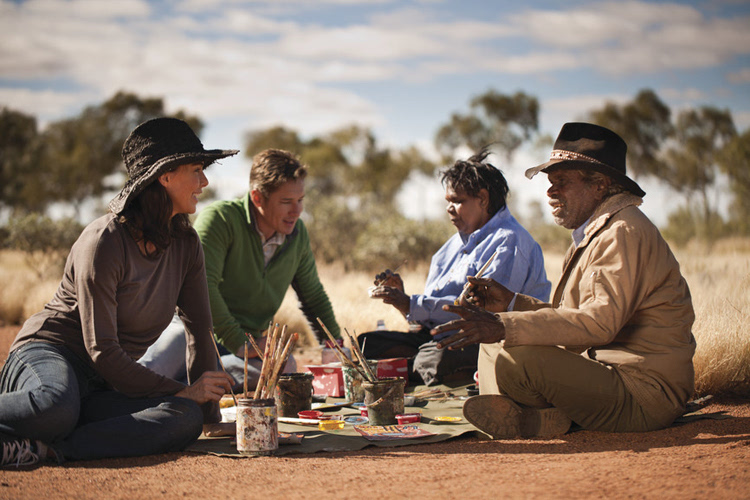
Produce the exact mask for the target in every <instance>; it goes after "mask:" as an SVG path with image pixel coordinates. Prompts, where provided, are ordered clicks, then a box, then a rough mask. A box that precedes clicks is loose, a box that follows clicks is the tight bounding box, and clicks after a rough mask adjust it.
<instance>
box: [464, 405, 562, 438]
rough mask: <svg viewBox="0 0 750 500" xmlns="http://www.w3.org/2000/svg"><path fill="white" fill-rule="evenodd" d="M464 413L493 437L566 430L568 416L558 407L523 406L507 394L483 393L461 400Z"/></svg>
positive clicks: (533, 434)
mask: <svg viewBox="0 0 750 500" xmlns="http://www.w3.org/2000/svg"><path fill="white" fill-rule="evenodd" d="M464 417H466V420H468V421H469V422H470V423H471V424H473V425H474V426H475V427H476V428H477V429H479V430H480V431H482V432H484V433H486V434H489V435H490V436H492V438H493V439H511V438H515V437H519V436H520V437H523V438H530V437H552V436H558V435H561V434H565V433H566V432H568V429H570V424H571V420H570V419H569V418H568V417H566V416H565V415H564V414H563V412H561V411H560V410H558V409H557V408H527V407H522V406H520V405H519V404H517V403H516V402H515V401H513V400H512V399H510V398H509V397H507V396H501V395H499V394H485V395H481V396H474V397H473V398H469V399H467V400H466V402H465V403H464Z"/></svg>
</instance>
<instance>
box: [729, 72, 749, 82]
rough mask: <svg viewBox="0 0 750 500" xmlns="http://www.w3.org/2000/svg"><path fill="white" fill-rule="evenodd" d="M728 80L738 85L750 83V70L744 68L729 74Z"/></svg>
mask: <svg viewBox="0 0 750 500" xmlns="http://www.w3.org/2000/svg"><path fill="white" fill-rule="evenodd" d="M727 80H728V81H729V82H730V83H736V84H742V83H750V68H743V69H741V70H739V71H733V72H731V73H729V74H727Z"/></svg>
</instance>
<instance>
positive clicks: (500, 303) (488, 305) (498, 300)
mask: <svg viewBox="0 0 750 500" xmlns="http://www.w3.org/2000/svg"><path fill="white" fill-rule="evenodd" d="M467 279H468V280H469V284H470V285H471V286H470V287H469V289H468V290H467V292H466V294H465V295H464V299H463V300H461V304H460V305H463V306H468V305H475V306H478V307H480V308H482V309H486V310H488V311H490V312H496V313H498V312H506V311H507V310H508V305H509V304H510V301H511V300H513V296H514V295H515V294H514V293H513V292H511V291H510V290H508V289H507V288H505V287H504V286H503V285H501V284H500V283H498V282H497V281H495V280H493V279H492V278H475V277H473V276H468V277H467Z"/></svg>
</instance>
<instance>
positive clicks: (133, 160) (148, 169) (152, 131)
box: [109, 118, 239, 214]
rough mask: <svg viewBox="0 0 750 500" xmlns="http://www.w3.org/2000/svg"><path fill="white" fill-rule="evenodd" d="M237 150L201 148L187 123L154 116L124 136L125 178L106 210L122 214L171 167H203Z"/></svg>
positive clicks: (235, 152)
mask: <svg viewBox="0 0 750 500" xmlns="http://www.w3.org/2000/svg"><path fill="white" fill-rule="evenodd" d="M238 152H239V151H238V150H236V149H208V150H206V149H204V148H203V144H201V141H200V139H198V136H196V135H195V132H193V129H191V128H190V125H188V124H187V123H185V122H184V121H182V120H179V119H177V118H154V119H152V120H148V121H146V122H143V123H141V124H140V125H138V126H137V127H136V128H135V129H134V130H133V131H132V132H131V133H130V135H129V136H128V138H127V139H125V143H124V144H123V147H122V159H123V161H124V162H125V169H126V170H127V171H128V181H127V183H126V184H125V186H124V187H123V188H122V190H121V191H120V193H119V194H118V195H117V196H115V197H114V199H112V201H110V202H109V209H110V210H111V211H112V212H113V213H116V214H119V213H121V212H122V211H123V210H125V208H127V206H128V204H129V203H130V202H131V201H132V200H133V198H135V197H136V196H138V194H139V193H140V192H141V191H143V189H144V188H145V187H146V186H148V185H149V184H150V183H152V182H153V181H155V180H156V179H157V178H158V177H159V176H160V175H161V174H163V173H164V172H167V171H169V170H170V168H172V167H177V166H179V165H184V164H190V163H202V164H203V166H204V168H205V167H207V166H209V165H210V164H211V163H213V162H215V161H216V160H219V159H221V158H226V157H227V156H232V155H235V154H237V153H238Z"/></svg>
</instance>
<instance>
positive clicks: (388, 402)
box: [362, 377, 404, 425]
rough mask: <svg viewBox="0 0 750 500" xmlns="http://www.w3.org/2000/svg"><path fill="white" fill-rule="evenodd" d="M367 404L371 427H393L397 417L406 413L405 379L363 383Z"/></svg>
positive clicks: (392, 378) (397, 378)
mask: <svg viewBox="0 0 750 500" xmlns="http://www.w3.org/2000/svg"><path fill="white" fill-rule="evenodd" d="M362 387H364V389H365V404H366V405H367V418H368V419H369V420H370V425H393V424H395V423H396V422H397V421H396V415H400V414H402V413H404V379H402V378H400V377H391V378H383V379H380V380H378V381H377V382H363V383H362Z"/></svg>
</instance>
